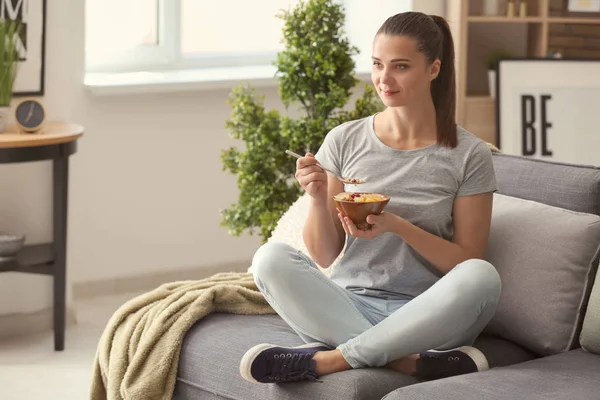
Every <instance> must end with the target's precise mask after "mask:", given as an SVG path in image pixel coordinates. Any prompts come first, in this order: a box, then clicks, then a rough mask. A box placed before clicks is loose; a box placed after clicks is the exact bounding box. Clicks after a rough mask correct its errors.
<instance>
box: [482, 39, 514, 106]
mask: <svg viewBox="0 0 600 400" xmlns="http://www.w3.org/2000/svg"><path fill="white" fill-rule="evenodd" d="M504 58H512V55H511V54H510V53H509V52H507V51H504V50H499V51H495V52H493V53H490V54H489V55H488V57H487V71H488V87H489V91H490V97H491V98H493V99H495V98H496V71H497V70H498V60H501V59H504Z"/></svg>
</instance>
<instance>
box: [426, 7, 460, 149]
mask: <svg viewBox="0 0 600 400" xmlns="http://www.w3.org/2000/svg"><path fill="white" fill-rule="evenodd" d="M431 18H432V19H433V21H434V22H435V23H436V25H437V26H438V27H439V29H440V31H441V33H442V41H441V42H442V43H441V45H442V46H441V47H442V48H441V57H440V61H441V63H442V65H441V67H440V72H439V74H438V76H437V77H436V78H435V79H434V80H433V81H432V82H431V97H432V98H433V104H434V105H435V111H436V119H437V121H436V122H437V135H438V142H439V143H441V144H443V145H446V146H449V147H456V145H457V142H458V139H457V134H456V72H455V70H454V41H453V40H452V33H451V32H450V27H449V26H448V23H447V22H446V20H445V19H444V18H442V17H439V16H437V15H432V16H431Z"/></svg>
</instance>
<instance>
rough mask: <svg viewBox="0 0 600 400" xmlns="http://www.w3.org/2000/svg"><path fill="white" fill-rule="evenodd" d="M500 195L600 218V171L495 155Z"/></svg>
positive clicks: (594, 168) (584, 166) (493, 156)
mask: <svg viewBox="0 0 600 400" xmlns="http://www.w3.org/2000/svg"><path fill="white" fill-rule="evenodd" d="M492 160H493V162H494V170H495V172H496V182H497V185H498V193H501V194H505V195H508V196H513V197H518V198H521V199H526V200H533V201H537V202H540V203H544V204H548V205H551V206H555V207H560V208H566V209H568V210H573V211H579V212H586V213H591V214H596V215H600V167H597V166H587V165H575V164H567V163H560V162H555V161H546V160H540V159H534V158H527V157H519V156H514V155H507V154H500V153H493V154H492Z"/></svg>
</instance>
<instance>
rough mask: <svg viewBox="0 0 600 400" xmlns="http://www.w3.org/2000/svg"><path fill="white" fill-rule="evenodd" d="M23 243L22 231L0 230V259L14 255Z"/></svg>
mask: <svg viewBox="0 0 600 400" xmlns="http://www.w3.org/2000/svg"><path fill="white" fill-rule="evenodd" d="M24 243H25V235H23V234H22V233H13V232H0V260H1V259H8V258H12V257H15V256H16V255H17V253H18V252H19V250H21V248H22V247H23V244H24Z"/></svg>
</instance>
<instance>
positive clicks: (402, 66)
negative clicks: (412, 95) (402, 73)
mask: <svg viewBox="0 0 600 400" xmlns="http://www.w3.org/2000/svg"><path fill="white" fill-rule="evenodd" d="M396 68H397V69H400V70H405V69H407V68H408V65H404V64H398V65H396Z"/></svg>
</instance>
